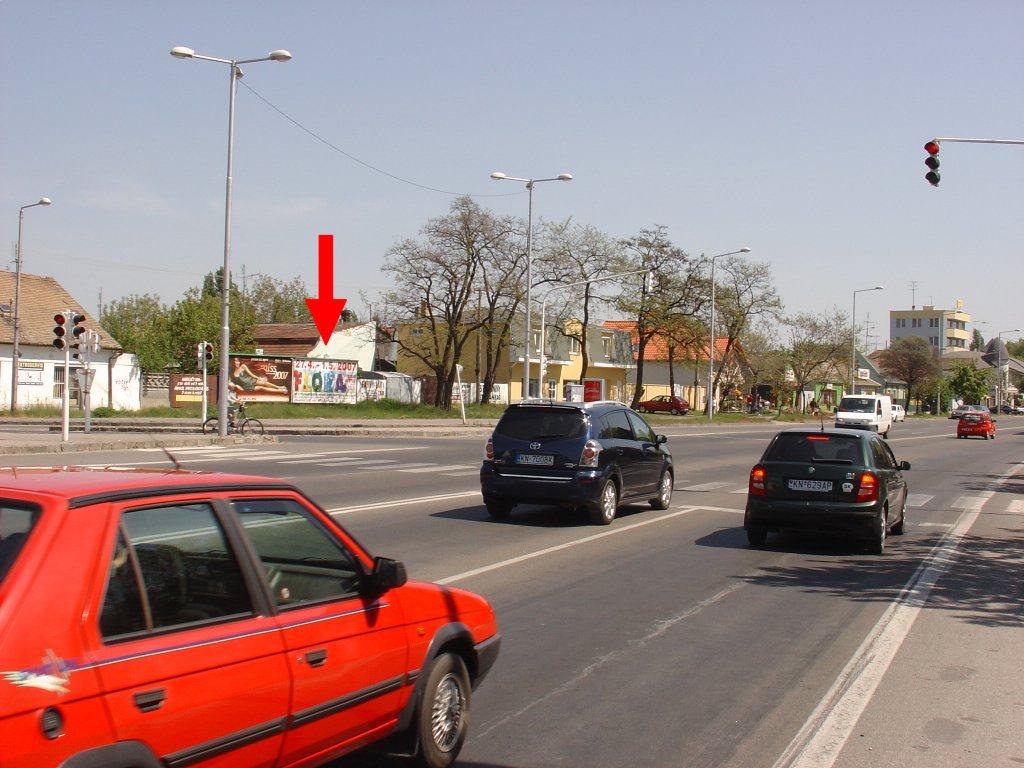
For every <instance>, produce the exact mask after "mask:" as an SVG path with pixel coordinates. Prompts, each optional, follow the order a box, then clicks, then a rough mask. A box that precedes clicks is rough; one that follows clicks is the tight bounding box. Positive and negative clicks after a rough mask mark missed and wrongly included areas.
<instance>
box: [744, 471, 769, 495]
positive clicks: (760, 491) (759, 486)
mask: <svg viewBox="0 0 1024 768" xmlns="http://www.w3.org/2000/svg"><path fill="white" fill-rule="evenodd" d="M747 490H748V491H749V492H750V495H751V496H764V495H765V490H764V467H761V466H757V467H754V468H753V469H752V470H750V485H749V486H748V488H747Z"/></svg>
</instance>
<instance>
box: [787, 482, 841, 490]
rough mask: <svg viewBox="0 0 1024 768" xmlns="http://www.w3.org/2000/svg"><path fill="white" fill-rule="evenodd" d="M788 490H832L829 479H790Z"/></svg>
mask: <svg viewBox="0 0 1024 768" xmlns="http://www.w3.org/2000/svg"><path fill="white" fill-rule="evenodd" d="M789 490H791V491H818V492H828V491H831V490H832V481H831V480H790V481H789Z"/></svg>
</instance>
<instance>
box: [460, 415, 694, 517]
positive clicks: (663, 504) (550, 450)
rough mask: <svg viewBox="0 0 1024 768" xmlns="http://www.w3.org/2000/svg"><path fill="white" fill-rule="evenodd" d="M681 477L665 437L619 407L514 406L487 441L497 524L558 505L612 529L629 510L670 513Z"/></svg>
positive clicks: (484, 488)
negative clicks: (640, 506)
mask: <svg viewBox="0 0 1024 768" xmlns="http://www.w3.org/2000/svg"><path fill="white" fill-rule="evenodd" d="M673 473H674V470H673V466H672V454H671V453H669V450H668V445H667V444H666V438H665V436H664V435H657V434H655V433H654V430H653V429H651V427H650V425H649V424H648V423H647V422H646V421H644V419H643V417H642V416H640V415H639V414H638V413H636V412H635V411H633V410H632V409H630V408H628V407H627V406H625V405H623V404H622V403H616V402H608V401H602V402H595V403H538V402H527V403H520V404H517V405H510V406H509V407H508V408H507V409H506V410H505V413H504V414H503V415H502V417H501V419H500V420H499V421H498V424H497V426H496V427H495V428H494V434H493V435H492V436H491V437H490V439H489V440H488V441H487V445H486V447H485V450H484V461H483V465H482V466H481V468H480V490H481V493H482V494H483V498H484V504H485V505H486V507H487V512H488V513H489V514H490V515H491V517H493V518H496V519H499V520H501V519H504V518H507V517H508V516H509V514H510V513H511V511H512V508H513V507H515V506H516V505H517V504H558V505H560V506H562V507H564V508H568V509H582V510H584V511H586V512H587V513H588V515H589V517H590V519H591V521H592V522H594V523H596V524H598V525H608V524H610V523H611V522H612V520H614V519H615V514H616V511H617V509H618V508H619V507H620V506H621V505H623V504H629V503H635V502H648V503H649V504H650V505H651V507H653V508H654V509H668V507H669V504H671V502H672V487H673V482H674V481H673V477H674V474H673Z"/></svg>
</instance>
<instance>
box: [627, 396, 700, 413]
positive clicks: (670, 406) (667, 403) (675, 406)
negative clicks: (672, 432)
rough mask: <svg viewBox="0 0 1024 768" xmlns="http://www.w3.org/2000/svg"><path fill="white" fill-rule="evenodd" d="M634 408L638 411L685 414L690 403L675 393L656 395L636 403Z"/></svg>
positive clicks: (688, 409) (688, 410)
mask: <svg viewBox="0 0 1024 768" xmlns="http://www.w3.org/2000/svg"><path fill="white" fill-rule="evenodd" d="M636 409H637V410H638V411H640V413H671V414H672V415H673V416H677V415H678V416H685V415H686V414H687V413H689V412H690V404H689V403H688V402H687V401H686V400H683V399H682V398H681V397H676V396H675V395H658V396H657V397H652V398H651V399H650V400H642V401H641V402H639V403H637V405H636Z"/></svg>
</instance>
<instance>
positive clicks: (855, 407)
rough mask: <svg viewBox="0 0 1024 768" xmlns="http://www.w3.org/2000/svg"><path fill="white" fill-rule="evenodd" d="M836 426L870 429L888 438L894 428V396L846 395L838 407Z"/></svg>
mask: <svg viewBox="0 0 1024 768" xmlns="http://www.w3.org/2000/svg"><path fill="white" fill-rule="evenodd" d="M836 426H837V427H843V428H845V429H870V430H871V431H872V432H877V433H878V434H880V435H881V436H882V437H884V438H888V437H889V430H890V429H891V428H892V398H891V397H889V396H888V395H846V396H845V397H844V398H843V399H842V400H840V401H839V407H838V408H836Z"/></svg>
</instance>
